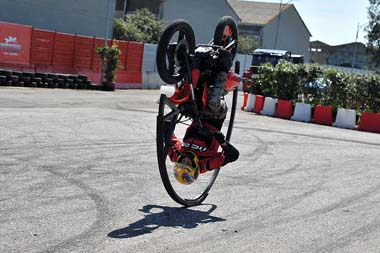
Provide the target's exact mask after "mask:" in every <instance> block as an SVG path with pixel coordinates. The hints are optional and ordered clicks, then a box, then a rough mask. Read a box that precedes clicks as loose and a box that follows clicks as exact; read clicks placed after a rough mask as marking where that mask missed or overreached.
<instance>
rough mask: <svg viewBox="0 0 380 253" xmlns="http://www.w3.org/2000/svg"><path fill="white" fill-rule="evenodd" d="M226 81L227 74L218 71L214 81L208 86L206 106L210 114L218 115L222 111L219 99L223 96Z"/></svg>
mask: <svg viewBox="0 0 380 253" xmlns="http://www.w3.org/2000/svg"><path fill="white" fill-rule="evenodd" d="M226 80H227V73H226V72H224V71H220V72H218V73H217V74H216V77H215V81H214V83H213V84H212V85H210V86H209V93H208V99H207V106H208V108H209V110H210V112H211V113H215V114H220V113H221V112H223V111H224V108H223V104H222V103H221V97H222V96H223V94H224V85H225V83H226Z"/></svg>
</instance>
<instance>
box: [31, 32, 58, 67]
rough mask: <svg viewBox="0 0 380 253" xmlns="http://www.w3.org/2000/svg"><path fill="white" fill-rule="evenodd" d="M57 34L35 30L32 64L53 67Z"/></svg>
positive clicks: (33, 33)
mask: <svg viewBox="0 0 380 253" xmlns="http://www.w3.org/2000/svg"><path fill="white" fill-rule="evenodd" d="M54 41H55V32H52V31H45V30H39V29H33V31H32V47H31V49H30V63H31V64H41V65H51V64H52V62H53V52H54Z"/></svg>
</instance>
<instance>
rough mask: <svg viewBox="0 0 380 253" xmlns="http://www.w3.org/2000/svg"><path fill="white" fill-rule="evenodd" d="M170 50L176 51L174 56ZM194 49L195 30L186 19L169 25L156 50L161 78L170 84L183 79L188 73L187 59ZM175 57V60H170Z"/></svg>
mask: <svg viewBox="0 0 380 253" xmlns="http://www.w3.org/2000/svg"><path fill="white" fill-rule="evenodd" d="M170 50H173V51H174V56H173V55H172V56H171V55H170V52H169V51H170ZM194 50H195V35H194V31H193V28H192V27H191V25H190V24H189V23H188V22H187V21H186V20H183V19H178V20H176V21H174V22H173V23H171V24H170V25H168V27H166V29H165V30H164V32H163V33H162V36H161V38H160V41H159V43H158V46H157V52H156V64H157V72H158V74H159V75H160V77H161V79H162V80H163V81H164V82H166V83H168V84H175V83H178V82H179V81H181V80H182V78H183V77H184V76H185V75H186V74H188V69H187V66H186V60H190V58H189V56H190V54H193V53H194ZM172 53H173V52H172ZM173 57H174V58H175V61H174V62H173V60H172V61H171V60H170V59H171V58H173ZM185 58H187V59H185Z"/></svg>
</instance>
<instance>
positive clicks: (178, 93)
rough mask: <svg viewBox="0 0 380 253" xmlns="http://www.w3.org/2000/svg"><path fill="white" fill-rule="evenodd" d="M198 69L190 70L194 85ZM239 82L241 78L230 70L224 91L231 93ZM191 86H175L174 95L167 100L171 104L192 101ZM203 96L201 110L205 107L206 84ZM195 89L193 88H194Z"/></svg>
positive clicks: (197, 76)
mask: <svg viewBox="0 0 380 253" xmlns="http://www.w3.org/2000/svg"><path fill="white" fill-rule="evenodd" d="M199 75H200V72H199V69H193V70H192V79H193V81H194V82H195V81H196V82H195V83H197V82H198V79H199ZM240 81H241V78H240V76H239V75H238V74H236V73H235V72H233V71H232V70H230V71H229V72H228V74H227V81H226V84H225V85H224V90H226V91H233V90H234V88H235V87H237V86H239V84H240ZM191 87H192V85H191V84H189V83H188V82H187V81H186V82H185V83H183V84H182V85H181V87H178V86H176V90H175V93H174V94H173V96H171V97H169V100H170V101H171V102H172V103H173V104H176V105H178V104H182V103H184V102H187V101H189V100H191V99H192V91H191ZM204 87H205V88H204V89H203V94H202V103H203V109H204V108H205V107H206V104H207V98H208V85H207V83H205V84H204ZM194 88H195V87H194Z"/></svg>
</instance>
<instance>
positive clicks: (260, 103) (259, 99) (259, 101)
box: [253, 95, 265, 113]
mask: <svg viewBox="0 0 380 253" xmlns="http://www.w3.org/2000/svg"><path fill="white" fill-rule="evenodd" d="M264 99H265V98H264V97H263V96H261V95H256V100H255V106H254V107H253V112H254V113H260V112H261V111H262V110H263V108H264Z"/></svg>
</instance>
